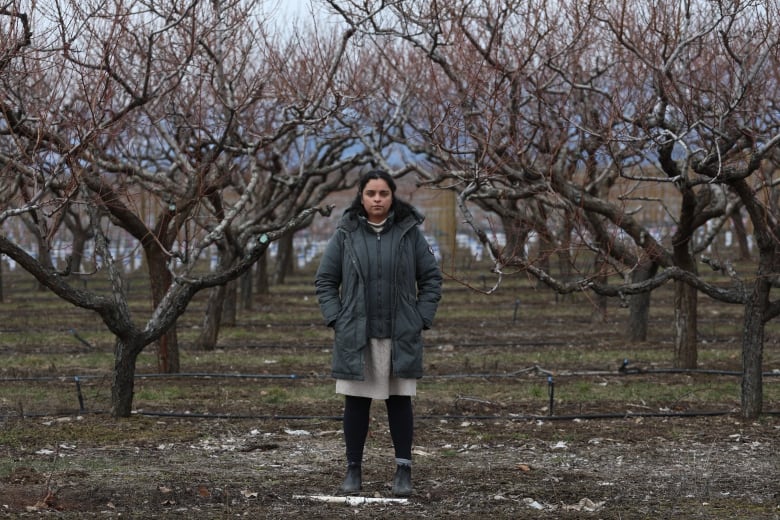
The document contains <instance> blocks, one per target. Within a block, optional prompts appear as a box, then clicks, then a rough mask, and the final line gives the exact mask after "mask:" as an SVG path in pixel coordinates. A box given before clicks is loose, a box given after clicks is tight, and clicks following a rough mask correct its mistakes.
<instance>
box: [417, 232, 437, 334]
mask: <svg viewBox="0 0 780 520" xmlns="http://www.w3.org/2000/svg"><path fill="white" fill-rule="evenodd" d="M415 235H416V239H415V248H414V249H415V271H416V273H417V311H418V312H419V313H420V316H421V317H422V319H423V324H424V328H425V329H429V328H430V327H431V326H432V325H433V318H434V316H435V315H436V309H437V308H438V306H439V300H441V282H442V277H441V270H440V269H439V263H438V262H437V261H436V256H435V255H434V254H433V248H431V246H430V244H428V241H427V240H425V236H424V235H423V233H422V231H420V230H419V228H418V230H417V233H415Z"/></svg>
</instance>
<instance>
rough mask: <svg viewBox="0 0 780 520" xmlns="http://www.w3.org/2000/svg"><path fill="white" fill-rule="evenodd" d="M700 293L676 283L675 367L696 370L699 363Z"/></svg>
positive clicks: (683, 284)
mask: <svg viewBox="0 0 780 520" xmlns="http://www.w3.org/2000/svg"><path fill="white" fill-rule="evenodd" d="M698 295H699V293H698V291H697V290H696V288H695V287H692V286H690V285H688V284H687V283H685V282H675V283H674V327H675V335H674V354H675V356H674V357H675V359H674V366H675V367H677V368H696V366H697V362H698V359H697V358H698V345H697V343H696V342H697V338H698V327H697V316H696V313H697V309H698Z"/></svg>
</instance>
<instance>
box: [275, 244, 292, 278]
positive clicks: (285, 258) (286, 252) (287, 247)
mask: <svg viewBox="0 0 780 520" xmlns="http://www.w3.org/2000/svg"><path fill="white" fill-rule="evenodd" d="M278 244H279V248H278V249H277V254H276V272H275V273H274V283H275V284H277V285H281V284H283V283H284V280H285V279H286V278H287V275H290V274H292V273H293V270H294V265H295V263H294V262H295V254H294V251H293V234H292V233H287V234H286V235H284V236H283V237H282V238H280V239H279V241H278Z"/></svg>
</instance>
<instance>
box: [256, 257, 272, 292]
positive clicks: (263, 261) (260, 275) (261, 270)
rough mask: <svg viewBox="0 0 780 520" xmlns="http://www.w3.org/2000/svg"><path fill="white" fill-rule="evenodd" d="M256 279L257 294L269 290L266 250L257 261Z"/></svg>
mask: <svg viewBox="0 0 780 520" xmlns="http://www.w3.org/2000/svg"><path fill="white" fill-rule="evenodd" d="M256 276H257V281H256V283H255V285H256V286H257V294H258V295H265V294H268V293H269V292H270V288H269V284H268V252H266V253H265V254H264V255H263V256H261V257H260V259H259V260H258V261H257V274H256Z"/></svg>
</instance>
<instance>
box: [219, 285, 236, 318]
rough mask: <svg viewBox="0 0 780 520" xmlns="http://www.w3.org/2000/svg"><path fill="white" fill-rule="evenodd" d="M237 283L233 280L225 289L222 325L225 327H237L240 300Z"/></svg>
mask: <svg viewBox="0 0 780 520" xmlns="http://www.w3.org/2000/svg"><path fill="white" fill-rule="evenodd" d="M237 285H238V284H237V283H236V281H235V280H231V281H230V282H228V283H227V286H226V288H225V300H224V303H223V305H222V325H224V326H225V327H235V326H236V312H237V311H236V301H237V300H238V290H237Z"/></svg>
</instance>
